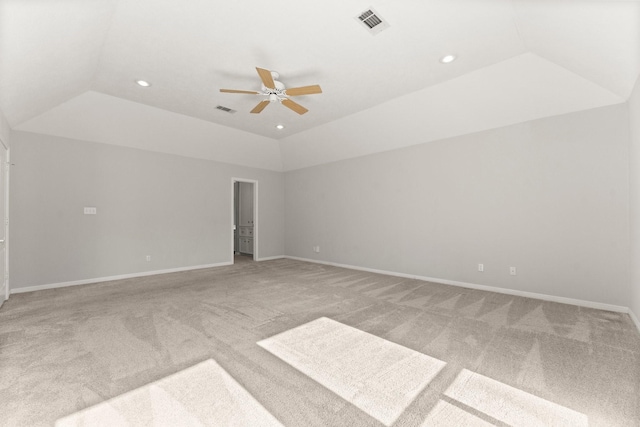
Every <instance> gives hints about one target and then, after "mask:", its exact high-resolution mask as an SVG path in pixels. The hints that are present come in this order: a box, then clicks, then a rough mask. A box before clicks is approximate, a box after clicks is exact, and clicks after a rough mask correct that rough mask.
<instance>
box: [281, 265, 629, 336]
mask: <svg viewBox="0 0 640 427" xmlns="http://www.w3.org/2000/svg"><path fill="white" fill-rule="evenodd" d="M284 258H288V259H294V260H297V261H306V262H313V263H316V264H324V265H331V266H334V267H342V268H349V269H351V270H359V271H366V272H369V273H377V274H385V275H387V276H395V277H403V278H406V279H417V280H424V281H426V282H434V283H441V284H443V285H452V286H460V287H462V288H469V289H477V290H481V291H488V292H496V293H500V294H507V295H514V296H519V297H526V298H534V299H539V300H544V301H551V302H558V303H562V304H570V305H577V306H581V307H588V308H595V309H598V310H606V311H615V312H618V313H629V314H630V315H631V310H629V308H628V307H623V306H620V305H612V304H604V303H599V302H593V301H585V300H579V299H574V298H566V297H559V296H555V295H546V294H537V293H534V292H525V291H518V290H514V289H506V288H497V287H494V286H486V285H478V284H476V283H467V282H458V281H455V280H447V279H440V278H437V277H427V276H418V275H415V274H406V273H398V272H395V271H387V270H377V269H374V268H367V267H359V266H357V265H348V264H339V263H335V262H328V261H320V260H317V259H309V258H300V257H294V256H287V255H285V256H284ZM634 317H635V316H632V318H634ZM634 322H635V323H636V326H637V325H638V321H637V319H634ZM638 329H639V330H640V327H639V328H638Z"/></svg>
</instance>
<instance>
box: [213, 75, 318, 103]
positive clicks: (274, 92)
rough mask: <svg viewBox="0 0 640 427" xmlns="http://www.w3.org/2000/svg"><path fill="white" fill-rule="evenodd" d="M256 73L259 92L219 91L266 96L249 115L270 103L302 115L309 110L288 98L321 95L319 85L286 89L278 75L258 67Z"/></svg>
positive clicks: (221, 90)
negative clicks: (279, 104)
mask: <svg viewBox="0 0 640 427" xmlns="http://www.w3.org/2000/svg"><path fill="white" fill-rule="evenodd" d="M256 71H258V75H259V76H260V80H261V81H262V89H261V91H260V92H256V91H251V90H236V89H220V92H224V93H240V94H246V95H261V96H266V97H267V99H265V100H264V101H260V103H258V105H256V106H255V107H254V108H253V110H251V113H253V114H258V113H260V112H262V110H264V109H265V108H266V107H267V105H269V104H270V103H272V102H279V103H281V104H282V105H284V106H285V107H287V108H289V109H290V110H292V111H295V112H296V113H298V114H304V113H306V112H307V111H309V110H307V109H306V108H305V107H303V106H302V105H300V104H298V103H297V102H295V101H292V100H291V99H290V97H292V96H301V95H313V94H317V93H322V89H321V88H320V86H319V85H311V86H302V87H295V88H291V89H286V88H285V86H284V84H283V83H282V82H280V81H278V80H277V79H278V78H279V77H280V74H278V73H277V72H275V71H269V70H266V69H264V68H258V67H256Z"/></svg>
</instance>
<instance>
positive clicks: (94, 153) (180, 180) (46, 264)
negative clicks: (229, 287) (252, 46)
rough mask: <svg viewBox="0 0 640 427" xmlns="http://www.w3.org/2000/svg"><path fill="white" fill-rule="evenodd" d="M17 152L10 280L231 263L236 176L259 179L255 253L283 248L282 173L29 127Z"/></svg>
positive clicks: (19, 283)
mask: <svg viewBox="0 0 640 427" xmlns="http://www.w3.org/2000/svg"><path fill="white" fill-rule="evenodd" d="M11 155H12V162H13V163H14V164H15V166H13V168H12V176H11V187H12V188H11V206H10V209H11V212H10V214H11V218H12V224H11V260H10V271H11V288H12V289H17V288H20V287H30V286H38V285H47V284H53V283H60V282H69V281H78V280H87V279H94V278H101V277H108V276H114V275H123V274H134V273H141V272H146V271H156V270H164V269H173V268H181V267H189V266H198V265H207V264H217V263H222V262H230V261H231V236H232V229H231V224H232V222H231V221H232V218H231V212H232V211H231V204H232V199H231V188H232V187H231V185H232V184H231V178H232V177H235V178H248V179H255V180H258V181H259V197H260V200H259V218H258V220H259V225H260V231H259V233H260V235H259V238H260V239H259V256H260V257H261V258H265V257H270V256H278V255H282V254H283V246H284V245H283V233H284V232H283V227H284V222H283V216H284V215H283V204H284V192H283V190H284V185H283V174H282V173H280V172H272V171H266V170H260V169H253V168H248V167H241V166H234V165H229V164H223V163H217V162H213V161H208V160H198V159H192V158H186V157H180V156H174V155H169V154H162V153H153V152H148V151H142V150H137V149H131V148H124V147H117V146H111V145H105V144H98V143H92V142H86V141H77V140H70V139H65V138H59V137H53V136H45V135H39V134H33V133H25V132H13V133H12V147H11ZM85 206H95V207H97V210H98V214H97V215H84V214H83V207H85ZM146 255H151V261H150V262H147V261H146Z"/></svg>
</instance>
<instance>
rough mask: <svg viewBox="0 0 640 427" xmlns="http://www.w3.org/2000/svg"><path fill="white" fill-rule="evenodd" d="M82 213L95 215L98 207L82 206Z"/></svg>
mask: <svg viewBox="0 0 640 427" xmlns="http://www.w3.org/2000/svg"><path fill="white" fill-rule="evenodd" d="M84 214H85V215H97V214H98V208H95V207H86V206H85V208H84Z"/></svg>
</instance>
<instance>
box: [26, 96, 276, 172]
mask: <svg viewBox="0 0 640 427" xmlns="http://www.w3.org/2000/svg"><path fill="white" fill-rule="evenodd" d="M14 129H15V130H18V131H26V132H34V133H39V134H45V135H54V136H59V137H65V138H70V139H76V140H82V141H90V142H99V143H104V144H111V145H119V146H124V147H131V148H138V149H142V150H147V151H156V152H161V153H167V154H175V155H180V156H185V157H193V158H200V159H206V160H213V161H218V162H222V163H230V164H235V165H239V166H247V167H253V168H259V169H267V170H272V171H278V172H280V171H282V157H281V154H280V147H279V144H278V142H277V141H276V140H274V139H270V138H267V137H263V136H259V135H256V134H253V133H249V132H245V131H241V130H237V129H233V128H230V127H226V126H222V125H218V124H215V123H211V122H208V121H205V120H201V119H197V118H193V117H189V116H185V115H182V114H178V113H173V112H170V111H166V110H162V109H160V108H156V107H151V106H148V105H145V104H140V103H137V102H133V101H128V100H125V99H121V98H117V97H114V96H111V95H106V94H103V93H99V92H94V91H87V92H85V93H83V94H81V95H79V96H76V97H75V98H73V99H70V100H68V101H67V102H64V103H62V104H60V105H58V106H57V107H54V108H52V109H50V110H49V111H47V112H45V113H43V114H41V115H39V116H37V117H35V118H33V119H31V120H28V121H26V122H24V123H22V124H20V125H19V126H16V127H14Z"/></svg>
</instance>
